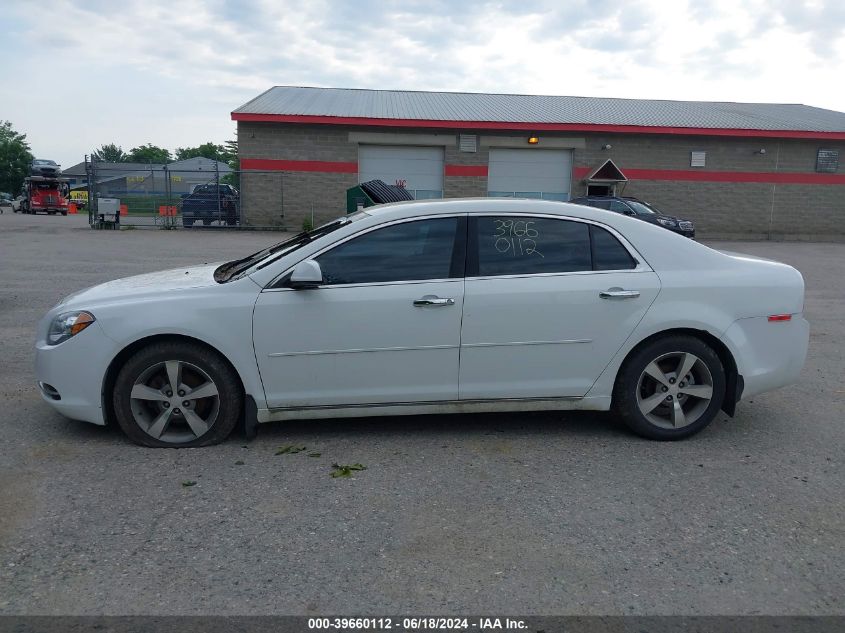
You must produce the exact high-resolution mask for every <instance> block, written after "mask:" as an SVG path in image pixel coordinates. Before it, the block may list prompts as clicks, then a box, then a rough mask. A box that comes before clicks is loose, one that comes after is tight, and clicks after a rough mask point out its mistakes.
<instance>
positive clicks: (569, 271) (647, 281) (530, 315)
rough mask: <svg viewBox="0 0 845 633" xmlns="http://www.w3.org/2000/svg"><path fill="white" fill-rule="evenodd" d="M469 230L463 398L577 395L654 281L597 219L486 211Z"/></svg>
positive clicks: (651, 293) (632, 320)
mask: <svg viewBox="0 0 845 633" xmlns="http://www.w3.org/2000/svg"><path fill="white" fill-rule="evenodd" d="M469 236H470V237H469V239H470V242H469V243H470V247H469V252H470V256H469V261H468V266H467V280H466V290H465V294H464V317H463V328H462V336H461V368H460V397H461V399H465V400H472V399H488V398H549V397H571V396H583V395H584V394H586V393H587V391H589V389H590V387H591V386H592V385H593V383H594V382H595V381H596V379H597V378H598V376H599V374H601V372H602V371H603V369H604V368H605V367H606V366H607V364H608V363H609V362H610V360H611V358H612V357H613V355H614V354H615V353H616V352H617V351H618V350H619V348H620V347H621V346H622V343H623V342H624V341H625V339H626V338H627V337H628V336H629V335H630V333H631V332H632V331H633V329H634V328H635V327H636V325H637V324H638V323H639V322H640V320H641V319H642V317H643V316H644V315H645V312H646V310H647V309H648V307H649V306H650V305H651V304H652V302H653V301H654V299H655V297H656V296H657V293H658V290H659V280H658V278H657V275H656V274H655V273H654V272H652V271H651V270H649V269H648V268H647V266H644V265H642V264H640V263H639V262H637V261H636V260H635V259H634V257H633V256H632V255H631V254H630V253H629V252H628V250H627V249H626V248H625V247H624V246H623V245H622V244H621V242H620V241H619V240H618V239H617V238H616V237H614V236H613V234H612V233H611V232H610V231H607V230H605V229H603V228H601V227H599V226H597V225H592V224H589V223H584V222H579V221H575V220H564V219H558V218H549V217H529V216H489V217H486V216H485V217H479V218H477V219H473V220H472V221H471V222H470V234H469Z"/></svg>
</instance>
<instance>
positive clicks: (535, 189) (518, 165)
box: [487, 148, 572, 201]
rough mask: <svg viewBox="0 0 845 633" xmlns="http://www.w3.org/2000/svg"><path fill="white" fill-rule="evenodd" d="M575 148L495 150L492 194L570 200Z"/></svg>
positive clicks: (489, 180) (489, 188)
mask: <svg viewBox="0 0 845 633" xmlns="http://www.w3.org/2000/svg"><path fill="white" fill-rule="evenodd" d="M571 181H572V151H571V150H568V149H495V148H493V149H491V150H490V168H489V170H488V174H487V192H488V195H491V196H497V197H502V196H504V197H517V198H543V199H545V200H564V201H565V200H569V192H570V184H571Z"/></svg>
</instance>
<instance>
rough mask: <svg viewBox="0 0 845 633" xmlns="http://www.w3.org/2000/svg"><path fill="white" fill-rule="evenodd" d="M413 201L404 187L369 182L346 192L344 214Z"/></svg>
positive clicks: (374, 181)
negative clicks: (378, 205)
mask: <svg viewBox="0 0 845 633" xmlns="http://www.w3.org/2000/svg"><path fill="white" fill-rule="evenodd" d="M413 199H414V196H412V195H411V193H410V192H409V191H408V190H407V189H405V188H404V187H397V186H395V185H388V184H387V183H386V182H384V181H383V180H369V181H367V182H362V183H361V184H359V185H355V186H354V187H350V188H349V189H347V190H346V212H347V213H355V212H356V211H358V210H359V209H364V208H366V207H372V206H373V205H376V204H385V203H387V202H402V201H403V200H413Z"/></svg>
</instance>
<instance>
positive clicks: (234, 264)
mask: <svg viewBox="0 0 845 633" xmlns="http://www.w3.org/2000/svg"><path fill="white" fill-rule="evenodd" d="M364 215H365V213H364V212H363V211H361V212H358V213H353V214H352V215H346V216H343V217H340V218H338V219H336V220H332V221H331V222H329V223H328V224H323V225H322V226H318V227H317V228H316V229H313V230H311V231H302V232H301V233H297V234H296V235H294V236H293V237H289V238H288V239H286V240H282V241H281V242H279V243H277V244H273V245H272V246H268V247H267V248H265V249H262V250H260V251H257V252H255V253H253V254H252V255H247V256H246V257H242V258H241V259H235V260H232V261H230V262H226V263H225V264H223V265H221V266H219V267H218V268H217V270H215V271H214V279H215V280H216V281H217V282H219V283H225V282H227V281H229V280H230V279H233V278H235V277H236V276H238V275H240V274H241V273H244V272H246V271H247V270H249V269H250V268H252V267H254V266H255V267H258V268H263V267H264V266H267V265H269V264H271V263H273V262H274V261H276V260H277V259H279V258H280V257H283V256H284V255H287V254H288V253H292V252H293V251H295V250H296V249H298V248H302V247H303V246H305V245H306V244H308V243H309V242H313V241H314V240H316V239H317V238H318V237H322V236H323V235H327V234H329V233H331V232H332V231H336V230H337V229H339V228H340V227H342V226H346V225H347V224H349V223H350V222H353V221H354V220H358V219H360V218H361V217H363V216H364Z"/></svg>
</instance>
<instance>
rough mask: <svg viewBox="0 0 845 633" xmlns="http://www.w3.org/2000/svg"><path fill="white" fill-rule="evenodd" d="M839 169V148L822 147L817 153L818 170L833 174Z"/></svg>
mask: <svg viewBox="0 0 845 633" xmlns="http://www.w3.org/2000/svg"><path fill="white" fill-rule="evenodd" d="M838 169H839V150H838V149H820V150H819V153H818V154H816V171H820V172H824V173H829V174H833V173H836V171H837V170H838Z"/></svg>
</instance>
